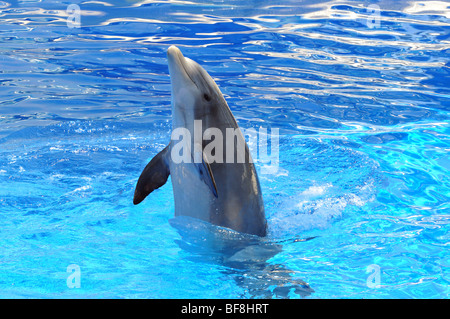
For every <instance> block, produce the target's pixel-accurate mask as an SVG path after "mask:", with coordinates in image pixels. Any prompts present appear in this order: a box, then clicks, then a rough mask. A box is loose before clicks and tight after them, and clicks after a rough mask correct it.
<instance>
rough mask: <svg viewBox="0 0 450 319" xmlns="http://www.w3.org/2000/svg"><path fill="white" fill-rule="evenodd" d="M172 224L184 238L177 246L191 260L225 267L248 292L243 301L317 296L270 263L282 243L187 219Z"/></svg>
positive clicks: (224, 271) (298, 280) (283, 270)
mask: <svg viewBox="0 0 450 319" xmlns="http://www.w3.org/2000/svg"><path fill="white" fill-rule="evenodd" d="M169 222H170V224H171V225H172V226H173V227H174V228H175V229H176V230H177V231H178V233H179V234H180V236H181V239H177V240H176V242H177V244H178V245H179V246H180V248H181V249H183V251H186V252H187V253H188V255H189V257H188V258H189V259H190V260H192V261H195V262H199V263H208V262H209V263H212V264H216V265H219V266H222V267H221V268H222V269H223V270H222V273H223V274H224V275H226V276H229V277H231V278H233V279H234V281H235V282H236V283H237V285H238V286H239V287H241V288H242V289H243V290H244V291H245V295H244V296H243V297H246V298H248V297H250V298H267V299H269V298H290V297H297V296H298V297H307V296H309V295H311V294H312V293H313V292H314V290H313V289H312V288H311V287H310V286H309V285H308V284H307V283H306V282H304V281H303V280H301V279H296V278H295V277H294V276H293V275H294V272H293V271H292V270H290V269H288V268H286V267H285V266H284V265H282V264H276V263H271V262H270V261H269V260H270V259H271V258H273V257H274V256H275V255H277V254H278V253H280V252H281V251H282V249H283V246H282V244H281V243H277V242H273V241H271V240H270V239H268V238H260V237H258V236H253V235H248V234H242V233H239V232H236V231H233V230H230V229H228V228H223V227H218V226H215V225H212V224H210V223H207V222H204V221H201V220H197V219H194V218H190V217H185V216H182V217H175V218H172V219H170V220H169ZM309 239H312V238H308V239H303V240H298V239H297V240H296V241H306V240H309ZM293 294H294V295H293Z"/></svg>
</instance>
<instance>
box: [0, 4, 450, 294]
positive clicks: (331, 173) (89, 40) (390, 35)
mask: <svg viewBox="0 0 450 319" xmlns="http://www.w3.org/2000/svg"><path fill="white" fill-rule="evenodd" d="M71 4H77V5H78V6H79V8H80V10H81V12H80V20H79V22H80V23H79V25H77V24H76V22H77V20H76V16H74V15H73V14H74V13H76V12H75V11H71V10H67V9H68V7H69V5H71ZM173 44H174V45H177V46H178V47H179V48H180V49H181V50H182V52H183V54H184V55H185V56H187V57H190V58H192V59H193V60H195V61H197V62H199V63H200V64H201V65H202V66H203V67H204V68H205V69H206V70H207V71H208V72H209V73H210V74H211V76H212V77H213V78H214V79H215V80H216V82H217V84H218V85H219V87H220V89H221V90H222V92H223V94H224V95H225V98H226V99H227V101H228V104H229V105H230V108H231V110H232V112H233V113H234V115H235V117H236V119H237V120H238V122H239V125H240V126H241V127H242V128H256V129H258V128H260V127H264V128H266V129H268V130H269V132H270V130H271V129H272V128H277V129H279V131H280V147H279V160H280V161H279V167H278V168H277V169H276V170H271V169H267V167H265V166H264V164H263V163H257V169H258V172H259V177H260V181H261V187H262V190H263V195H264V201H265V206H266V213H267V218H268V224H269V235H268V237H267V238H265V239H262V240H260V239H255V238H252V237H251V236H250V237H249V236H246V235H242V234H237V233H234V232H232V231H229V230H227V229H222V228H219V227H215V226H212V225H209V224H207V223H202V222H198V221H195V220H189V219H183V218H181V219H179V218H177V219H174V218H173V214H174V205H173V196H172V188H171V184H170V180H169V182H168V184H167V185H165V186H164V187H162V188H161V189H159V190H158V191H155V192H154V193H152V194H151V195H150V197H149V198H148V199H147V200H146V201H144V202H143V203H142V204H140V205H138V206H134V205H133V204H132V197H133V192H134V186H135V183H136V181H137V178H138V176H139V174H140V172H141V170H142V169H143V167H144V166H145V165H146V163H147V162H148V160H149V159H151V158H152V157H153V156H154V155H155V154H156V153H157V152H158V151H159V150H161V149H162V148H163V147H164V146H165V145H166V144H167V143H168V141H169V139H170V132H171V108H170V79H169V76H168V67H167V61H166V50H167V48H168V47H169V46H170V45H173ZM449 56H450V3H449V2H442V1H417V2H409V1H408V2H407V1H378V2H376V5H375V6H374V5H373V3H372V2H369V1H329V2H318V1H277V2H276V4H275V3H273V2H271V1H251V0H250V1H248V0H247V1H226V2H224V1H213V2H209V3H204V2H201V1H195V0H194V1H156V2H155V1H142V2H139V1H131V0H130V1H113V0H106V1H84V2H82V1H71V2H62V1H42V2H39V1H0V297H2V298H7V297H12V298H23V297H38V298H59V297H62V298H72V297H75V298H95V297H109V298H241V297H246V298H248V297H255V298H302V297H306V298H448V297H449V295H450V289H449V280H450V272H449V266H450V258H449V250H448V246H449V240H450V238H449V230H450V229H449V228H450V220H449V218H450V205H449V198H450V178H449V168H450V158H449V150H450V138H449V133H450V128H449V109H450V100H449V98H450V89H449V86H450V62H449ZM71 265H76V266H75V268H73V266H71ZM73 269H75V270H73ZM78 279H79V281H77V280H78Z"/></svg>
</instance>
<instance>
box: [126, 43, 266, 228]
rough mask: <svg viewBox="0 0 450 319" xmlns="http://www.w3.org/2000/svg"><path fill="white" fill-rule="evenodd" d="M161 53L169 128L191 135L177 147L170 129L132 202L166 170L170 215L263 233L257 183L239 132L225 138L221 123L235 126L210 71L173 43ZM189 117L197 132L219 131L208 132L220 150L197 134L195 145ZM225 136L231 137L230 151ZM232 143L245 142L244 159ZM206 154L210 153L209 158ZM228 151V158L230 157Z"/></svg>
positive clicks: (159, 183)
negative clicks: (169, 97)
mask: <svg viewBox="0 0 450 319" xmlns="http://www.w3.org/2000/svg"><path fill="white" fill-rule="evenodd" d="M167 56H168V62H169V72H170V79H171V84H172V130H173V132H172V134H173V133H174V131H175V130H177V129H182V130H183V129H184V130H188V131H189V133H190V138H191V139H190V140H187V141H184V142H185V143H187V144H189V145H190V147H189V148H183V151H184V152H180V145H182V144H178V143H181V142H177V141H176V140H175V139H174V136H173V135H172V140H171V142H170V143H169V145H168V146H167V147H166V148H164V149H163V150H162V151H161V152H160V153H158V154H157V155H156V156H155V157H154V158H153V159H152V160H151V161H150V163H148V164H147V166H146V167H145V169H144V170H143V172H142V173H141V176H140V177H139V180H138V182H137V185H136V190H135V193H134V200H133V202H134V204H139V203H140V202H141V201H142V200H143V199H144V198H145V197H146V196H147V195H148V194H150V193H151V192H152V191H153V190H155V189H157V188H159V187H161V186H162V185H164V184H165V183H166V181H167V179H168V177H169V175H171V178H172V186H173V193H174V198H175V215H176V216H179V215H184V216H190V217H195V218H199V219H201V220H205V221H208V222H210V223H213V224H215V225H218V226H223V227H227V228H231V229H233V230H236V231H239V232H243V233H248V234H253V235H258V236H265V235H266V232H267V223H266V219H265V215H264V204H263V199H262V195H261V188H260V185H259V180H258V176H257V174H256V170H255V167H254V165H253V163H252V160H251V155H250V153H249V150H248V146H247V144H246V143H245V140H244V138H243V136H242V134H236V135H235V136H233V139H232V141H229V140H228V139H226V137H227V132H226V131H227V129H233V130H236V129H238V128H239V127H238V125H237V123H236V120H235V118H234V116H233V114H232V113H231V111H230V108H229V107H228V105H227V102H226V101H225V99H224V97H223V95H222V93H221V92H220V90H219V88H218V86H217V85H216V83H215V82H214V80H213V79H212V78H211V76H209V74H208V73H207V72H206V71H205V70H204V69H203V68H202V67H201V66H200V65H198V64H197V63H196V62H194V61H192V60H190V59H188V58H185V57H184V56H183V54H182V53H181V51H180V50H179V49H178V48H177V47H175V46H171V47H170V48H169V49H168V51H167ZM194 121H195V122H196V123H197V124H198V123H201V132H200V134H201V136H202V137H204V136H207V135H208V134H205V135H203V134H204V133H205V131H207V130H208V129H210V128H215V129H218V130H220V132H222V134H212V135H211V136H210V139H211V141H213V142H214V143H222V145H223V148H222V151H223V154H220V153H221V152H220V151H221V150H220V148H217V149H215V150H214V151H211V149H210V152H209V153H207V152H206V149H205V146H207V144H208V143H211V141H205V140H204V138H203V139H202V140H201V145H199V143H198V142H196V141H198V139H197V140H195V139H194V135H195V134H198V132H197V133H195V132H194V131H195V130H194V123H195V122H194ZM199 121H201V122H199ZM197 127H198V126H197ZM216 132H217V130H216ZM220 132H219V133H220ZM220 135H221V136H220ZM213 137H214V138H213ZM226 142H228V143H230V142H231V143H234V142H236V143H235V144H234V145H235V146H236V147H233V148H232V150H233V152H234V153H233V154H231V151H230V148H229V145H226V144H225V143H226ZM196 143H197V144H196ZM242 143H243V144H242ZM183 145H184V144H183ZM238 145H243V146H245V147H244V148H243V150H244V156H245V160H244V161H239V160H238V159H237V158H236V156H238V157H239V154H236V152H237V151H238V150H237V149H238V148H237V146H238ZM186 150H188V151H187V152H186ZM227 151H228V155H229V156H228V157H227ZM181 153H183V155H189V156H188V158H190V159H192V161H182V162H180V161H179V159H177V160H175V159H174V155H175V156H178V155H180V154H181ZM188 153H189V154H188ZM213 153H214V154H213ZM211 154H213V155H215V156H216V157H215V158H214V161H212V160H211ZM219 155H220V157H219ZM231 155H232V156H233V158H234V161H233V162H231V163H230V161H229V159H230V158H231ZM241 155H242V154H241ZM184 158H186V157H184Z"/></svg>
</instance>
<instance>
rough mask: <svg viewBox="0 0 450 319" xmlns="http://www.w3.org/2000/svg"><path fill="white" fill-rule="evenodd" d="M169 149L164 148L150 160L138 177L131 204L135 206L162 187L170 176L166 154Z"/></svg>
mask: <svg viewBox="0 0 450 319" xmlns="http://www.w3.org/2000/svg"><path fill="white" fill-rule="evenodd" d="M168 149H169V147H168V146H166V147H165V148H164V149H163V150H162V151H161V152H159V153H158V154H157V155H156V156H155V157H153V158H152V160H151V161H150V163H148V164H147V166H146V167H145V168H144V170H143V171H142V173H141V176H139V180H138V182H137V184H136V189H135V190H134V198H133V204H134V205H137V204H139V203H140V202H142V201H143V200H144V198H145V197H147V195H148V194H150V193H151V192H153V191H154V190H155V189H157V188H160V187H161V186H163V185H164V184H165V183H166V182H167V179H168V178H169V175H170V170H169V165H168V164H167V161H166V154H167V152H168Z"/></svg>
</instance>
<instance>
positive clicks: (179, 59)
mask: <svg viewBox="0 0 450 319" xmlns="http://www.w3.org/2000/svg"><path fill="white" fill-rule="evenodd" d="M176 58H177V61H178V63H177V64H179V65H181V66H182V68H183V71H184V73H185V74H186V75H187V76H188V78H189V80H191V82H192V83H194V84H195V86H196V87H197V89H199V87H198V85H197V83H195V81H194V80H193V79H192V77H191V75H190V74H189V72H188V71H187V69H186V66H185V65H184V62H185V61H186V58H185V57H184V56H180V55H179V54H176ZM183 60H184V61H183Z"/></svg>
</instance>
